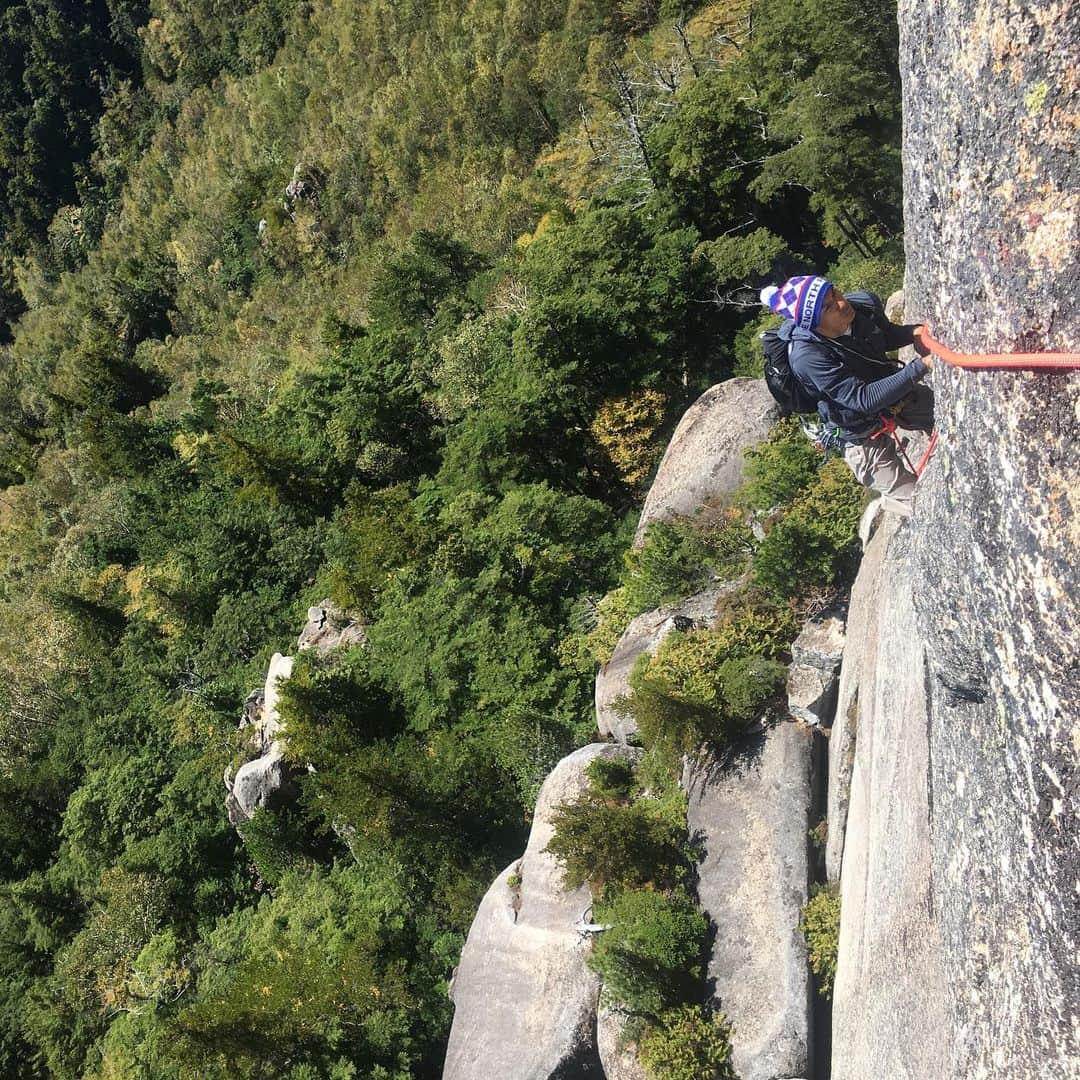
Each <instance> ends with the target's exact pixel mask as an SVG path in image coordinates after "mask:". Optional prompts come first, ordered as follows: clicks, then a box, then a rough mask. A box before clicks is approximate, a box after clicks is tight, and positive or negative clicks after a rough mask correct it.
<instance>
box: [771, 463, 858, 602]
mask: <svg viewBox="0 0 1080 1080" xmlns="http://www.w3.org/2000/svg"><path fill="white" fill-rule="evenodd" d="M865 505H866V495H865V492H864V491H863V489H862V488H860V487H859V486H858V484H857V483H856V482H855V480H854V478H853V477H852V475H851V472H850V470H849V469H848V468H847V466H846V465H844V463H843V462H842V461H839V460H836V459H834V460H832V461H830V462H828V463H827V464H826V465H825V467H824V468H823V469H822V470H821V472H820V474H819V477H818V481H817V483H816V484H814V485H813V486H812V487H811V488H809V489H807V490H806V491H805V492H804V493H803V494H802V495H800V496H799V497H798V498H797V499H796V500H795V501H794V503H792V505H791V507H790V508H789V509H788V510H787V511H786V512H785V513H784V515H783V516H782V517H781V518H780V520H779V521H778V522H776V523H775V524H774V525H773V527H772V529H771V530H770V531H769V532H768V533H767V535H766V536H765V539H764V540H763V541H762V542H761V545H760V546H759V547H758V549H757V551H756V552H755V554H754V564H753V565H754V580H755V581H756V582H757V584H758V585H759V586H761V588H762V589H764V590H765V591H766V592H767V593H769V594H770V595H772V596H775V597H779V598H784V597H792V596H797V595H799V594H801V593H804V592H805V591H806V590H807V589H810V588H813V587H814V586H822V585H833V584H835V583H836V582H837V581H839V580H840V579H841V578H842V577H843V576H844V575H845V574H846V573H848V572H850V570H851V567H852V563H853V560H855V559H857V558H858V553H859V536H858V529H859V518H860V517H861V516H862V512H863V509H864V507H865Z"/></svg>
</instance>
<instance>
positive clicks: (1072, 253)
mask: <svg viewBox="0 0 1080 1080" xmlns="http://www.w3.org/2000/svg"><path fill="white" fill-rule="evenodd" d="M900 24H901V37H902V44H901V65H902V68H903V71H904V76H905V89H904V98H905V99H904V113H905V162H906V170H907V172H906V177H905V190H906V196H905V198H906V205H905V217H906V223H907V224H906V243H907V273H908V280H907V305H906V307H907V315H908V316H909V317H915V318H918V317H922V318H925V319H926V320H927V321H928V322H929V324H930V326H931V328H932V329H933V330H934V331H935V333H936V335H937V336H938V337H940V338H941V339H942V340H944V341H945V342H946V343H948V344H949V345H950V346H951V347H953V348H955V349H958V350H961V351H966V352H989V351H995V352H997V351H1002V352H1008V351H1020V350H1023V351H1030V350H1038V349H1057V350H1065V351H1080V310H1078V308H1077V304H1076V301H1075V299H1074V297H1075V292H1076V285H1077V280H1078V271H1080V260H1078V243H1077V241H1078V239H1080V236H1078V222H1077V214H1078V209H1080V185H1078V182H1077V181H1078V179H1080V165H1078V159H1077V157H1076V149H1077V132H1078V130H1080V58H1078V55H1077V42H1080V7H1078V6H1077V5H1075V4H1070V3H1068V2H1053V3H1051V2H1045V0H1037V2H1035V3H1034V4H1025V5H1020V4H1016V3H1006V4H990V3H988V2H981V3H976V2H973V0H959V2H955V0H953V2H946V3H939V4H931V5H926V4H922V3H915V2H914V0H903V2H902V3H901V4H900ZM933 382H934V387H935V390H936V393H937V395H938V427H939V430H940V432H941V439H940V442H939V445H938V450H937V453H936V455H935V459H934V461H933V462H932V463H931V465H930V468H929V470H928V472H927V474H926V476H925V477H924V481H923V483H922V485H921V494H920V496H919V499H918V502H917V506H916V515H915V518H914V519H913V520H912V522H910V523H909V526H905V528H904V529H903V530H901V533H900V534H898V539H899V538H900V537H903V538H905V544H906V547H905V565H906V566H907V567H908V569H909V572H910V573H909V586H910V591H911V593H912V595H913V598H914V604H913V610H912V623H911V630H912V633H913V634H915V635H916V636H917V637H918V639H919V641H920V642H921V645H922V649H923V651H924V654H925V663H924V671H922V672H919V671H915V670H914V669H912V670H910V671H906V672H905V671H902V670H900V668H901V667H902V665H901V664H897V670H896V671H895V672H894V673H893V674H892V675H891V676H889V677H891V678H893V679H896V680H906V682H907V684H908V686H909V687H913V686H915V685H916V684H917V683H919V682H921V683H922V689H921V694H922V696H923V699H924V701H925V723H926V727H927V732H926V746H927V765H926V770H927V777H926V779H927V782H926V805H925V807H924V808H923V809H924V810H925V814H926V821H927V829H928V832H927V836H928V841H929V846H930V852H929V854H930V859H929V865H928V867H927V868H920V867H918V866H913V867H912V873H917V874H925V873H928V874H929V881H928V883H927V885H928V887H927V889H926V890H925V897H926V904H927V905H928V918H927V921H928V924H929V925H930V926H931V927H932V928H933V931H934V932H935V933H936V934H938V935H939V936H940V942H941V946H940V962H941V963H942V965H943V967H944V975H945V984H946V985H947V986H948V987H949V990H950V995H951V1001H950V1002H949V1003H948V1004H947V1007H945V1008H944V1010H943V1012H942V1013H941V1014H939V1015H938V1016H936V1017H934V1018H933V1023H934V1024H935V1025H936V1026H938V1027H939V1028H940V1029H941V1031H942V1034H943V1035H944V1036H945V1038H944V1041H943V1042H942V1044H941V1045H942V1047H943V1048H944V1050H945V1052H947V1058H948V1060H947V1061H943V1062H942V1063H941V1071H937V1072H935V1073H934V1074H933V1075H934V1077H935V1080H937V1077H938V1076H949V1077H955V1078H957V1080H961V1078H962V1080H972V1078H979V1077H1009V1078H1011V1080H1025V1078H1030V1080H1035V1078H1038V1080H1054V1078H1065V1077H1075V1076H1077V1075H1078V1074H1080V1068H1078V1065H1077V1062H1078V1061H1080V1019H1078V1005H1080V989H1078V983H1077V973H1078V965H1077V955H1078V952H1077V950H1078V948H1080V908H1078V905H1077V878H1078V872H1080V841H1078V830H1077V824H1078V822H1077V774H1076V763H1077V757H1078V755H1080V659H1078V648H1077V645H1078V642H1080V607H1078V605H1077V601H1076V599H1075V598H1076V596H1077V594H1078V592H1080V571H1078V567H1077V551H1078V540H1080V373H1075V372H1074V373H1060V372H1059V373H1049V374H1040V373H1034V372H994V373H977V372H967V371H959V370H955V369H948V368H946V367H945V366H944V365H941V364H939V365H938V367H937V368H936V370H935V372H934V377H933ZM912 663H914V661H912ZM860 724H861V722H860ZM858 738H859V739H862V738H863V729H862V726H860V731H859V735H858ZM858 767H859V764H858V760H857V761H856V770H858ZM856 779H857V782H858V778H856ZM864 779H865V778H864ZM889 797H890V792H889V791H888V790H887V788H885V787H880V788H877V789H876V790H875V789H871V791H870V792H869V799H870V801H871V803H873V804H874V805H878V804H879V800H882V799H887V798H889ZM854 808H855V800H854V795H853V802H852V812H853V814H854ZM850 827H851V825H850V824H849V829H850ZM849 836H850V834H849ZM873 839H874V837H873V836H871V842H872V841H873ZM849 843H850V839H849ZM850 856H851V850H850V848H849V849H846V850H845V852H844V869H843V874H844V877H845V879H846V878H847V876H848V874H849V869H852V870H853V868H849V857H850ZM847 892H848V884H847V882H846V881H845V896H846V895H847ZM847 918H848V915H847V914H845V921H846V920H847ZM850 932H851V927H850V926H846V927H845V930H844V931H842V933H841V951H842V953H843V950H844V940H845V934H846V933H847V934H849V933H850ZM842 960H843V956H842ZM878 963H879V970H878V973H877V977H879V978H880V979H882V980H887V979H889V978H890V977H891V972H890V970H889V967H888V962H887V957H886V956H884V955H879V957H878ZM839 998H840V995H839V992H838V1002H837V1008H838V1009H839V1008H840V1007H841V1005H842V1002H841V1000H839ZM849 1004H851V1005H852V1007H854V1006H855V1003H854V1002H849ZM866 1022H867V1023H868V1024H869V1023H872V1020H871V1019H870V1018H868V1019H867V1021H866ZM855 1027H856V1028H857V1027H858V1024H857V1023H855ZM894 1030H895V1029H894ZM858 1034H859V1033H858V1032H854V1033H853V1031H852V1029H851V1027H850V1026H849V1028H848V1030H847V1034H846V1035H843V1037H842V1038H841V1029H840V1026H839V1024H838V1026H837V1036H838V1039H839V1040H840V1041H839V1042H838V1043H837V1044H834V1053H835V1054H837V1055H838V1056H839V1058H840V1059H842V1057H843V1053H844V1046H843V1041H844V1039H847V1040H849V1041H850V1040H851V1039H853V1038H856V1037H857V1036H858ZM862 1034H863V1035H865V1034H866V1030H865V1029H863V1031H862ZM879 1034H880V1036H881V1037H882V1038H888V1037H889V1032H887V1031H881V1032H880V1033H879ZM901 1049H902V1047H901ZM912 1049H914V1047H913V1048H912ZM900 1075H911V1076H923V1075H930V1074H926V1073H920V1072H918V1071H910V1072H905V1073H902V1074H900Z"/></svg>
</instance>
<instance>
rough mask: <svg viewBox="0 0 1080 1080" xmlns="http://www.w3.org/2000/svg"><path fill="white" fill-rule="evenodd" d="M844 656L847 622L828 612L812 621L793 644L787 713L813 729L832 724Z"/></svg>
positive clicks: (838, 615)
mask: <svg viewBox="0 0 1080 1080" xmlns="http://www.w3.org/2000/svg"><path fill="white" fill-rule="evenodd" d="M843 656H844V619H843V617H842V616H841V615H840V613H839V612H827V613H825V614H822V615H820V616H818V617H817V618H816V619H811V620H810V621H809V622H808V623H807V624H806V625H805V626H804V627H803V628H802V630H801V631H800V633H799V636H798V637H797V638H796V639H795V640H794V642H792V645H791V664H790V666H789V667H788V674H787V694H788V711H789V712H790V713H791V715H792V716H793V717H795V719H796V720H802V721H804V722H805V723H807V724H810V725H811V726H812V727H821V726H822V725H825V726H828V725H829V724H830V723H832V714H833V709H834V707H835V704H836V684H837V681H838V679H839V676H840V661H841V660H842V659H843Z"/></svg>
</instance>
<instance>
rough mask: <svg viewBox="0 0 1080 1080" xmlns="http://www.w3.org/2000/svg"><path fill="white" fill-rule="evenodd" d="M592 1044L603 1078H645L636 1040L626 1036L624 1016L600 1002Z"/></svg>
mask: <svg viewBox="0 0 1080 1080" xmlns="http://www.w3.org/2000/svg"><path fill="white" fill-rule="evenodd" d="M596 1048H597V1050H598V1051H599V1053H600V1064H601V1065H603V1067H604V1080H649V1075H648V1073H646V1072H645V1066H644V1065H642V1064H641V1062H640V1061H638V1058H637V1044H636V1043H634V1042H631V1041H630V1040H629V1039H627V1037H626V1017H625V1016H624V1015H623V1014H622V1013H620V1012H618V1011H616V1010H615V1009H609V1008H606V1007H604V1006H601V1007H600V1011H599V1013H598V1014H597V1017H596Z"/></svg>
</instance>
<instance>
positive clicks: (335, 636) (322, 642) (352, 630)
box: [296, 600, 367, 653]
mask: <svg viewBox="0 0 1080 1080" xmlns="http://www.w3.org/2000/svg"><path fill="white" fill-rule="evenodd" d="M296 644H297V646H298V647H299V648H301V649H316V650H317V651H318V652H320V653H327V652H329V651H330V650H331V649H338V648H345V647H347V646H349V645H366V644H367V624H366V623H365V622H364V621H363V620H362V619H361V618H360V617H359V616H356V615H352V614H350V613H349V612H346V611H342V610H341V608H339V607H336V606H335V605H334V604H333V603H332V602H331V601H330V600H323V601H322V602H321V603H319V604H316V605H315V606H314V607H310V608H308V615H307V623H306V625H305V626H304V629H303V630H302V631H301V632H300V637H299V638H298V639H297V642H296Z"/></svg>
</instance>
